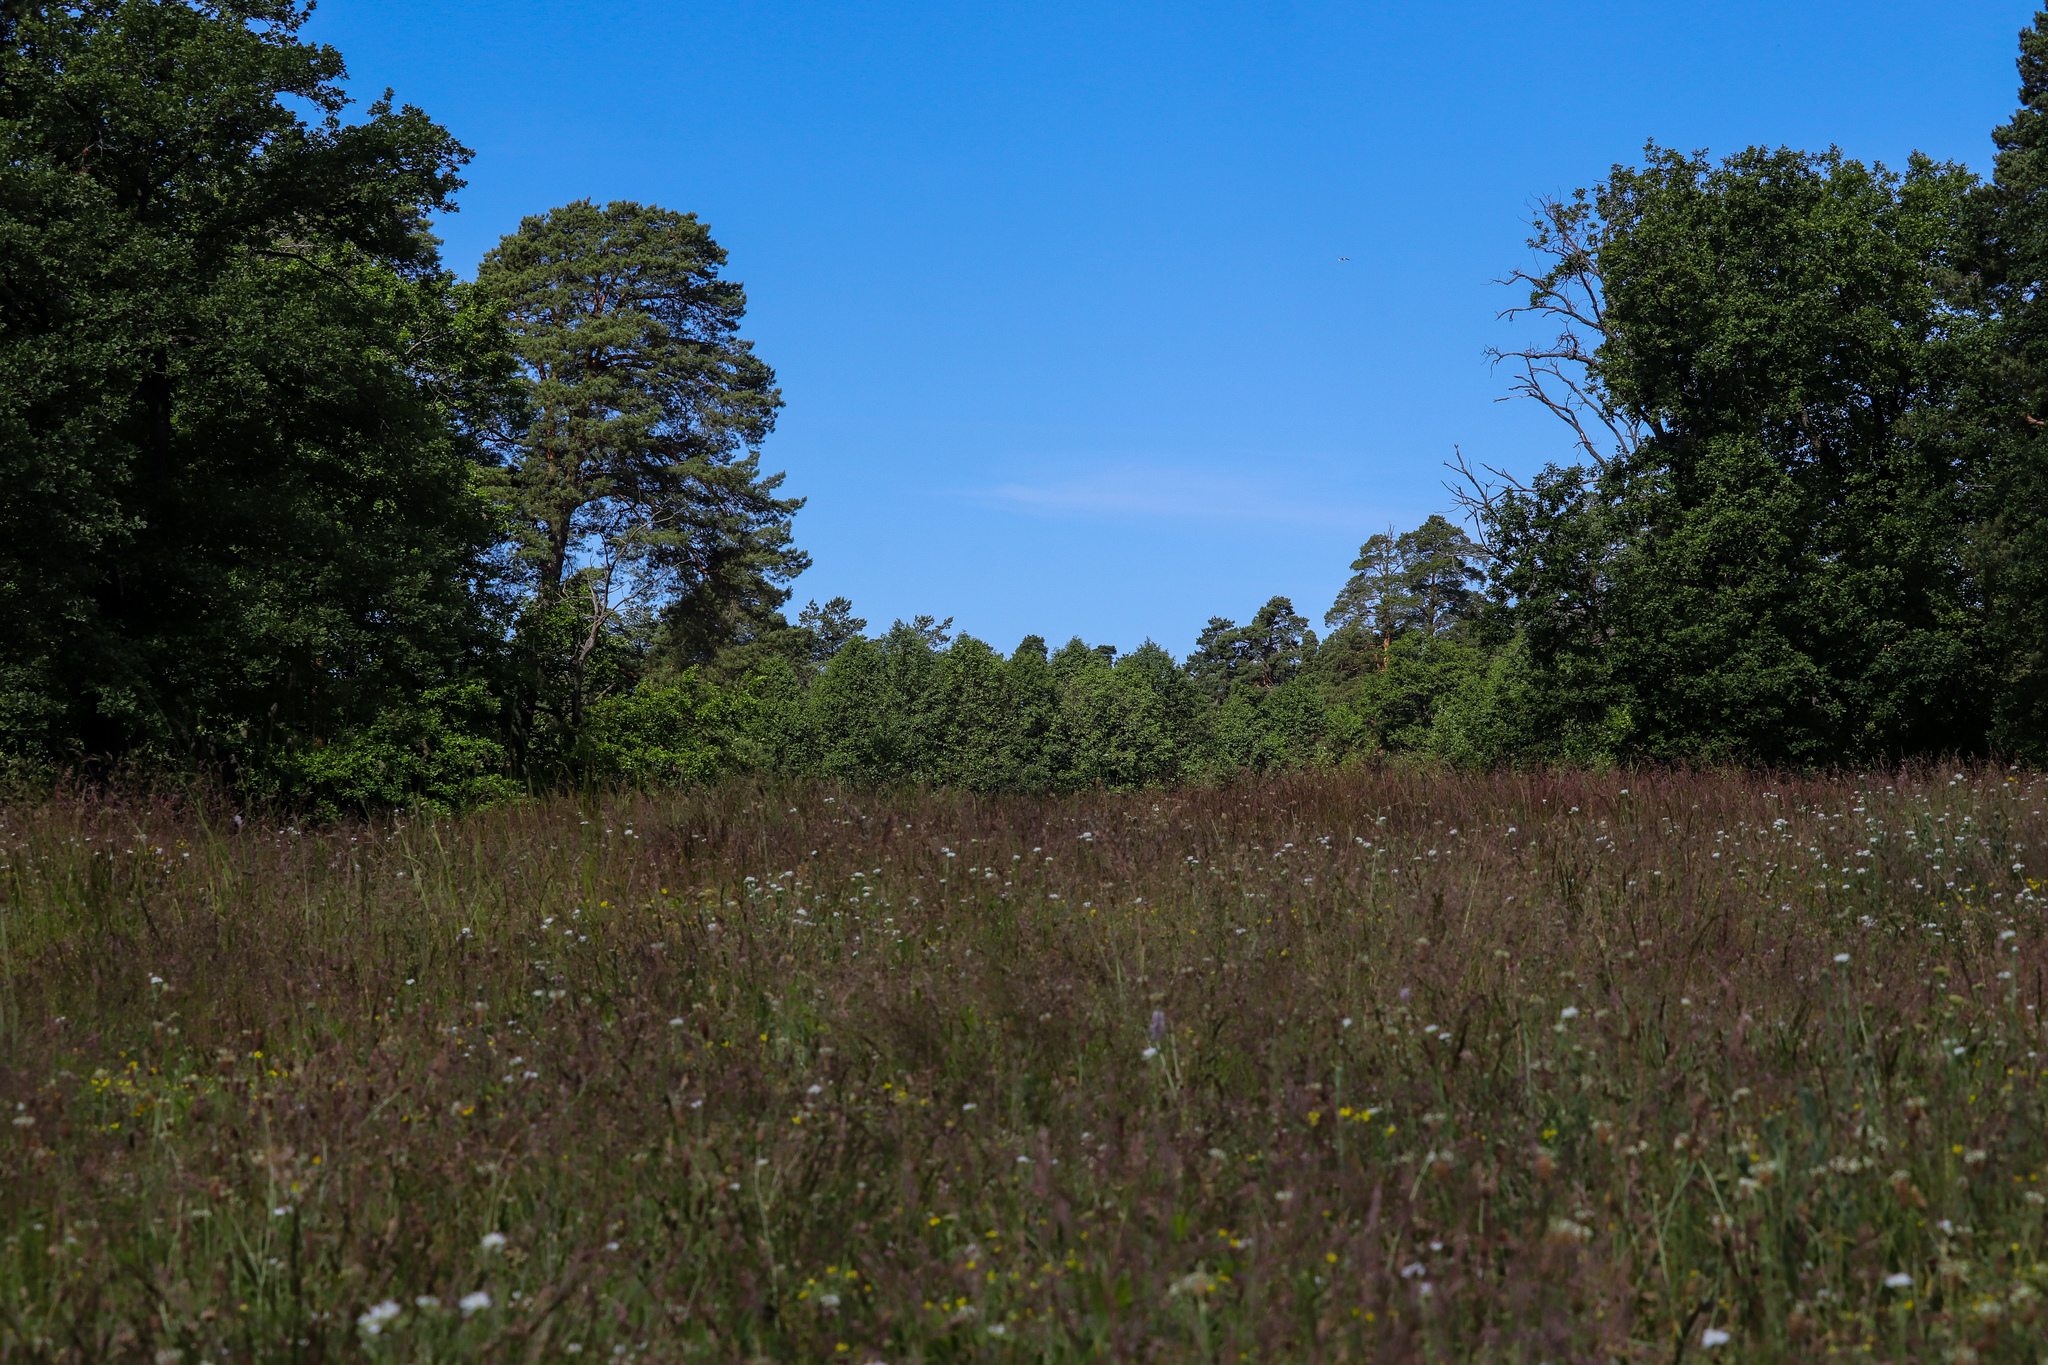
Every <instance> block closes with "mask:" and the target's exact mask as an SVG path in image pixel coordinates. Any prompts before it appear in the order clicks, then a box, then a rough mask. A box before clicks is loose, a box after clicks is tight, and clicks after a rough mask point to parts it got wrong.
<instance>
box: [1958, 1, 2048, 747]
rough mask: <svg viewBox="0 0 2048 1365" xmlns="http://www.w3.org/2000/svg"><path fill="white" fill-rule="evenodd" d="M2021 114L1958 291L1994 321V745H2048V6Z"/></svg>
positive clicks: (1973, 396) (1982, 411) (1986, 371)
mask: <svg viewBox="0 0 2048 1365" xmlns="http://www.w3.org/2000/svg"><path fill="white" fill-rule="evenodd" d="M2018 65H2019V76H2020V88H2019V108H2018V109H2017V110H2016V111H2015V112H2014V114H2013V117H2012V120H2011V121H2010V122H2009V123H2007V124H2005V125H2004V126H2003V127H2000V128H1998V129H1997V130H1995V131H1994V132H1993V133H1992V142H1993V144H1994V145H1995V146H1996V147H1997V149H1998V151H1997V158H1996V161H1995V162H1994V166H1993V171H1992V177H1991V180H1990V183H1988V184H1986V185H1983V186H1980V187H1979V188H1978V189H1977V191H1976V193H1975V195H1974V196H1973V202H1972V204H1971V208H1972V209H1973V213H1972V215H1971V219H1970V226H1971V228H1972V229H1973V234H1974V239H1973V240H1972V242H1971V243H1970V248H1971V249H1970V250H1969V251H1968V253H1967V255H1966V259H1965V261H1964V266H1965V270H1964V271H1962V272H1959V274H1960V275H1961V278H1959V279H1957V280H1956V281H1954V286H1955V287H1954V289H1953V296H1954V297H1955V299H1956V300H1957V302H1959V303H1960V304H1962V305H1964V306H1966V307H1969V308H1971V309H1972V310H1973V311H1974V312H1975V313H1976V314H1977V316H1979V317H1981V318H1983V319H1984V320H1985V321H1986V322H1987V323H1988V324H1989V326H1988V327H1987V328H1986V330H1985V334H1984V335H1983V336H1982V337H1981V338H1979V340H1981V341H1982V343H1983V348H1982V350H1981V351H1979V352H1976V353H1974V354H1971V355H1970V356H1969V357H1968V360H1969V361H1970V362H1971V363H1968V364H1967V365H1966V367H1965V370H1966V379H1967V382H1966V392H1965V397H1964V401H1963V403H1962V404H1961V408H1962V416H1963V417H1964V419H1965V423H1966V425H1967V427H1968V428H1969V429H1971V430H1973V431H1975V432H1978V433H1981V435H1982V445H1981V451H1980V455H1981V459H1980V461H1979V462H1978V464H1977V470H1976V479H1975V483H1976V486H1977V488H1978V489H1979V491H1980V493H1981V503H1980V508H1979V515H1978V525H1977V530H1976V536H1975V544H1974V546H1973V549H1974V554H1973V557H1972V558H1973V563H1974V564H1975V566H1976V567H1977V568H1978V570H1979V571H1980V573H1981V575H1982V592H1983V599H1984V623H1985V631H1986V636H1985V650H1986V654H1987V657H1988V658H1989V659H1990V660H1991V661H1992V662H1991V667H1992V669H1993V670H1994V680H1993V683H1992V687H1993V691H1994V696H1993V699H1992V703H1991V705H1992V709H1993V713H1994V714H1993V721H1992V724H1993V740H1994V742H1995V743H1996V744H1997V745H1998V746H1999V747H2001V748H2003V749H2006V750H2008V751H2012V752H2016V753H2022V754H2026V755H2029V756H2033V757H2039V756H2040V755H2041V754H2042V753H2043V751H2044V750H2048V11H2043V12H2041V13H2037V14H2036V15H2035V16H2034V22H2033V23H2032V24H2030V25H2029V26H2028V27H2027V28H2026V29H2024V30H2022V31H2021V33H2020V55H2019V62H2018Z"/></svg>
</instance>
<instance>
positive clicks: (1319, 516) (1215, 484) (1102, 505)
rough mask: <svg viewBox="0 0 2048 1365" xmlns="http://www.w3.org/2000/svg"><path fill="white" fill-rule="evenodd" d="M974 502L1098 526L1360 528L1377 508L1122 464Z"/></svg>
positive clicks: (1275, 482) (1257, 483)
mask: <svg viewBox="0 0 2048 1365" xmlns="http://www.w3.org/2000/svg"><path fill="white" fill-rule="evenodd" d="M967 496H968V497H970V498H972V499H973V500H974V501H976V502H980V503H982V504H984V505H986V506H996V507H1008V508H1014V509H1015V510H1017V511H1020V512H1026V513H1030V514H1032V515H1035V516H1043V517H1058V518H1085V519H1090V520H1126V519H1137V518H1142V519H1147V520H1167V521H1211V520H1213V521H1235V522H1245V521H1257V522H1269V523H1292V524H1295V525H1304V526H1360V525H1365V524H1368V523H1371V522H1372V521H1373V520H1374V516H1375V514H1374V513H1373V512H1372V510H1371V509H1368V508H1365V507H1362V506H1357V505H1354V504H1349V503H1345V502H1341V501H1335V500H1332V499H1329V498H1319V497H1316V496H1314V495H1313V494H1312V493H1310V492H1309V491H1307V490H1306V489H1303V488H1301V487H1299V486H1289V484H1287V483H1286V482H1283V481H1282V480H1280V479H1278V478H1262V477H1258V476H1254V475H1239V474H1225V473H1218V472H1216V471H1213V470H1199V469H1197V470H1190V469H1176V468H1172V467H1170V466H1165V465H1139V464H1121V465H1116V466H1112V467H1108V468H1103V469H1095V470H1089V471H1087V472H1085V473H1080V474H1073V475H1068V476H1065V477H1060V478H1054V479H1048V480H1045V481H1043V482H1037V483H1004V484H998V485H997V486H996V487H994V488H987V489H977V490H973V491H971V492H969V493H967Z"/></svg>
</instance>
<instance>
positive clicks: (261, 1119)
mask: <svg viewBox="0 0 2048 1365" xmlns="http://www.w3.org/2000/svg"><path fill="white" fill-rule="evenodd" d="M1955 771H1956V770H1953V769H1949V770H1943V771H1941V772H1935V773H1912V774H1904V775H1896V774H1895V775H1890V776H1886V777H1879V776H1872V777H1870V778H1868V779H1860V780H1859V779H1856V778H1854V777H1847V778H1844V779H1841V780H1828V781H1824V780H1818V779H1815V780H1799V779H1792V778H1772V777H1763V776H1757V775H1741V774H1737V775H1725V776H1714V775H1686V774H1640V773H1639V774H1632V775H1606V776H1600V775H1586V774H1549V775H1534V776H1521V777H1512V776H1497V777H1478V776H1450V775H1432V774H1427V773H1419V772H1397V771H1388V772H1380V773H1357V774H1349V775H1339V776H1325V777H1302V778H1296V779H1290V780H1285V781H1277V782H1272V783H1267V784H1264V785H1257V786H1246V787H1241V788H1237V789H1232V790H1223V791H1188V792H1180V793H1171V794H1158V793H1155V794H1142V795H1120V796H1110V795H1102V796H1093V797H1084V798H1076V799H1071V800H1061V801H1045V802H1037V801H1029V800H985V799H975V798H971V797H967V796H960V795H951V794H944V793H941V794H918V793H903V794H894V795H864V794H860V793H855V792H850V791H841V790H837V789H833V788H828V787H820V786H815V785H805V786H793V787H781V786H768V785H731V786H726V787H723V788H719V789H717V790H712V791H707V792H700V793H685V794H675V795H666V796H654V797H634V798H630V799H625V798H622V799H615V800H605V801H595V800H593V801H590V802H587V803H584V804H577V803H575V802H572V801H569V800H557V801H551V802H546V803H541V804H537V805H531V806H525V807H519V808H513V809H505V810H499V811H494V812H488V813H484V814H480V815H476V816H472V817H469V818H465V819H461V820H456V821H439V822H434V821H420V822H412V821H407V820H397V821H393V822H389V823H386V824H379V825H374V826H367V827H349V828H337V829H323V830H311V829H291V828H278V827H276V826H275V825H274V824H273V825H270V826H268V827H265V828H260V829H259V828H255V827H254V826H253V824H252V825H250V826H244V827H241V828H237V827H236V826H235V825H234V823H233V822H232V821H231V819H230V818H229V817H228V816H227V815H225V814H222V813H218V812H211V811H208V810H205V809H200V808H195V807H192V806H185V805H177V804H172V803H163V802H158V803H150V802H146V801H139V800H121V799H112V798H101V799H97V800H84V799H56V800H51V801H48V802H43V803H39V804H32V805H17V806H14V807H12V808H9V809H7V810H6V811H5V813H4V826H0V835H4V838H0V860H4V861H5V862H6V863H7V866H6V867H5V869H4V871H0V888H4V894H5V908H4V912H0V913H4V918H0V932H4V944H0V952H4V956H5V964H4V965H5V993H4V996H0V1056H4V1063H5V1069H4V1073H0V1074H4V1082H0V1084H4V1095H0V1098H4V1102H5V1106H6V1109H7V1111H9V1112H10V1113H11V1115H12V1117H13V1126H11V1127H7V1128H5V1129H4V1130H0V1131H4V1132H5V1133H6V1134H7V1136H6V1137H5V1138H0V1230H4V1233H5V1243H4V1246H0V1360H6V1361H26V1360H52V1361H56V1360H61V1361H109V1360H137V1361H170V1360H173V1359H176V1360H181V1361H183V1362H184V1363H185V1365H194V1363H195V1362H198V1361H202V1360H204V1361H211V1362H214V1365H226V1362H229V1361H311V1360H326V1359H331V1358H337V1357H355V1356H368V1357H371V1358H379V1359H390V1360H406V1361H417V1360H506V1361H510V1360H554V1359H562V1358H567V1357H568V1356H569V1355H572V1354H573V1355H577V1356H579V1357H580V1358H584V1359H593V1358H594V1359H602V1360H613V1359H630V1360H641V1361H671V1360H696V1359H705V1360H748V1359H757V1358H760V1359H769V1360H776V1361H815V1360H845V1361H850V1362H854V1363H855V1365H861V1363H862V1362H867V1361H872V1360H881V1361H887V1362H891V1363H892V1365H896V1363H898V1362H914V1361H936V1360H963V1359H970V1358H972V1359H984V1358H986V1359H1012V1358H1014V1359H1019V1360H1023V1359H1031V1360H1097V1359H1106V1358H1110V1359H1160V1360H1218V1361H1239V1360H1249V1361H1292V1360H1360V1361H1365V1360H1373V1361H1401V1360H1434V1361H1517V1362H1521V1361H1527V1362H1535V1361H1558V1362H1562V1361H1567V1360H1572V1361H1605V1360H1628V1361H1635V1360H1645V1361H1647V1360H1657V1361H1673V1360H1678V1359H1699V1358H1700V1357H1701V1355H1702V1353H1703V1352H1705V1353H1713V1352H1718V1354H1719V1355H1720V1356H1722V1357H1727V1358H1730V1359H1740V1360H1744V1361H1777V1360H1785V1361H1791V1360H1809V1359H1814V1358H1817V1357H1819V1356H1822V1355H1825V1354H1828V1353H1830V1352H1845V1353H1846V1352H1849V1351H1857V1352H1861V1353H1863V1355H1864V1356H1865V1358H1868V1359H1874V1360H1891V1361H1903V1360H1933V1359H1971V1358H1974V1359H1981V1360H1987V1361H1988V1360H2027V1361H2032V1360H2034V1358H2035V1356H2036V1354H2037V1353H2038V1341H2039V1338H2040V1327H2039V1325H2038V1323H2037V1321H2036V1318H2037V1312H2038V1308H2039V1305H2040V1304H2041V1298H2040V1295H2041V1293H2042V1291H2043V1290H2044V1289H2048V1265H2043V1264H2042V1261H2043V1260H2044V1259H2048V1255H2044V1252H2043V1250H2042V1214H2043V1207H2042V1189H2043V1182H2042V1180H2041V1175H2042V1172H2043V1169H2044V1162H2048V1135H2044V1133H2043V1129H2042V1124H2041V1117H2042V1108H2041V1104H2040V1095H2041V1092H2040V1083H2041V1080H2042V1078H2043V1076H2044V1074H2048V1073H2044V1067H2043V1064H2042V1061H2041V1058H2040V1055H2039V1054H2040V1049H2041V1046H2042V1035H2041V1030H2040V1026H2039V1024H2038V1023H2037V1018H2038V1015H2039V1013H2040V1012H2041V1008H2042V1000H2041V991H2042V986H2043V977H2042V967H2043V963H2044V955H2043V951H2042V948H2043V928H2044V926H2043V923H2042V916H2041V912H2040V909H2039V907H2038V905H2037V903H2036V902H2035V900H2034V897H2033V893H2032V890H2031V886H2032V883H2031V882H2030V881H2029V879H2028V875H2027V872H2026V871H2025V869H2023V868H2019V867H2016V866H2015V865H2016V864H2024V863H2027V862H2029V861H2030V855H2029V853H2028V852H2027V851H2026V850H2027V849H2028V848H2030V847H2033V846H2037V845H2038V844H2039V842H2040V840H2041V839H2042V838H2043V837H2044V831H2048V824H2044V821H2043V817H2042V816H2041V814H2040V808H2041V806H2042V795H2043V790H2042V788H2041V787H2040V786H2039V785H2037V784H2036V783H2035V781H2034V779H2033V778H2031V777H2024V778H2022V777H2021V775H2019V774H2007V773H2002V772H1998V771H1977V770H1972V771H1970V772H1969V773H1968V775H1967V776H1966V777H1965V778H1964V779H1963V780H1961V781H1956V780H1952V779H1953V777H1954V773H1955ZM1780 821H1782V822H1784V823H1782V824H1780V823H1777V822H1780ZM1937 839H1938V840H1939V841H1940V842H1939V846H1938V851H1937V845H1936V842H1935V841H1936V840H1937ZM1809 850H1811V851H1809ZM1937 863H1938V864H1939V865H1940V871H1939V872H1936V871H1934V870H1933V868H1934V866H1935V864H1937ZM1866 866H1867V868H1868V870H1867V871H1864V870H1858V871H1851V870H1849V869H1856V868H1862V867H1866ZM1951 882H1952V883H1953V884H1954V885H1953V887H1951V886H1949V885H1948V883H1951ZM1823 888H1824V889H1823ZM1838 954H1846V955H1847V959H1846V961H1838V960H1837V955H1838ZM1148 1049H1150V1050H1149V1051H1148ZM499 1238H502V1243H500V1242H499V1241H498V1239H499ZM487 1239H488V1241H487ZM1898 1277H1905V1278H1904V1279H1903V1280H1901V1279H1899V1278H1898ZM1888 1279H1890V1281H1891V1282H1890V1283H1889V1284H1888V1283H1887V1281H1888ZM465 1296H486V1297H487V1298H488V1306H483V1307H479V1306H475V1305H476V1304H477V1302H478V1300H477V1298H474V1297H473V1298H471V1299H470V1303H471V1307H470V1308H469V1309H468V1310H465V1309H464V1307H462V1301H463V1299H464V1297H465ZM380 1304H389V1305H391V1307H390V1308H387V1309H383V1310H381V1311H380V1310H379V1309H378V1307H377V1306H378V1305H380ZM372 1328H374V1329H375V1330H372ZM1722 1333H1726V1334H1728V1336H1729V1338H1730V1340H1728V1341H1727V1342H1726V1344H1723V1345H1718V1346H1717V1345H1712V1344H1709V1343H1713V1342H1715V1341H1716V1340H1717V1338H1718V1337H1719V1335H1720V1334H1722ZM172 1353H182V1354H181V1355H179V1354H172Z"/></svg>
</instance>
